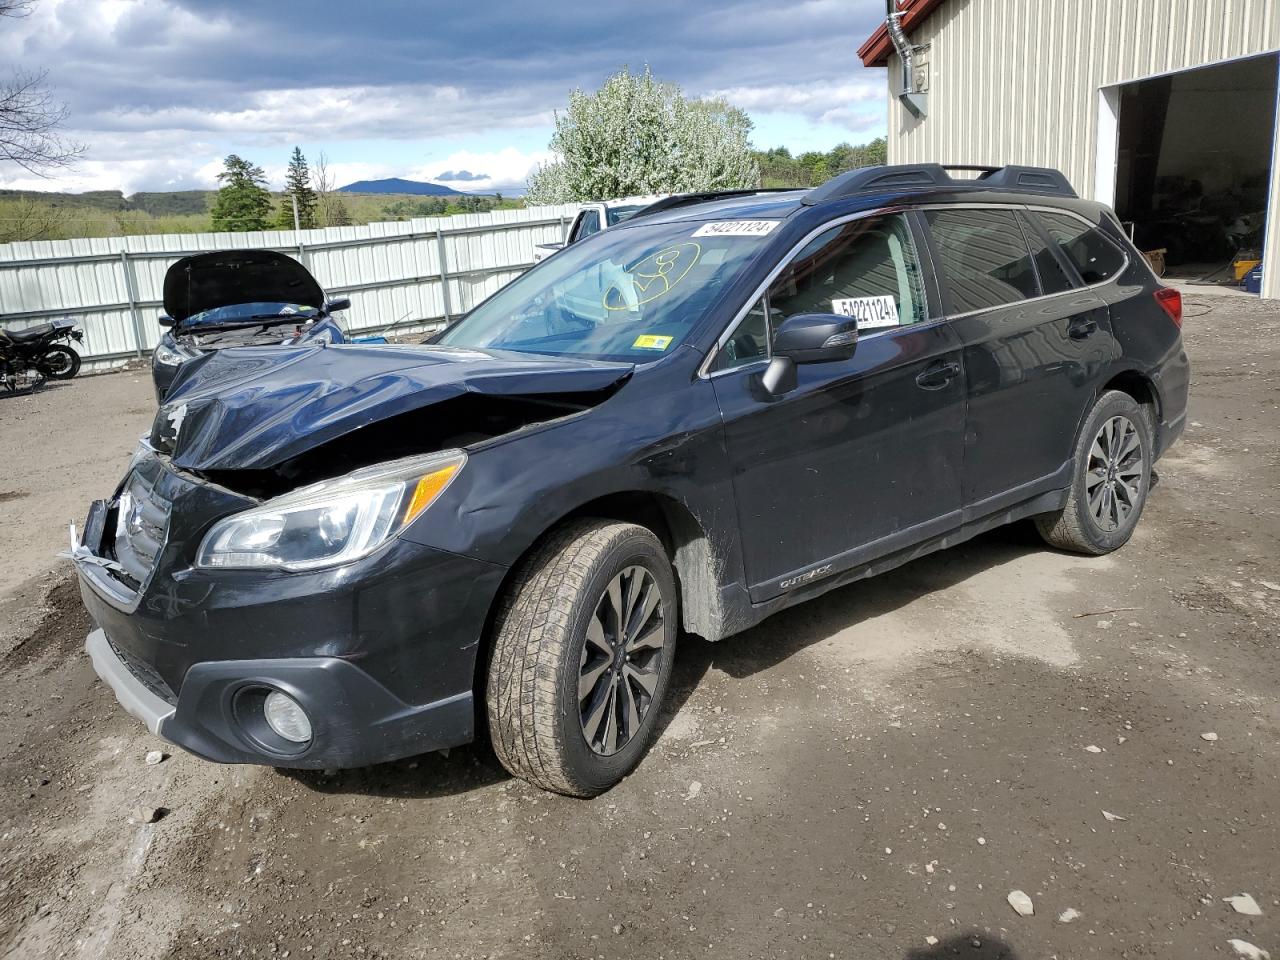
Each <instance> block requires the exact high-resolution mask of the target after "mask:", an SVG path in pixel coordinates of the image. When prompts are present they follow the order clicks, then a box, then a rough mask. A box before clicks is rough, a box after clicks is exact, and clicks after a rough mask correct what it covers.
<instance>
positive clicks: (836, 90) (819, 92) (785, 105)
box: [711, 76, 884, 125]
mask: <svg viewBox="0 0 1280 960" xmlns="http://www.w3.org/2000/svg"><path fill="white" fill-rule="evenodd" d="M711 96H713V97H724V99H726V100H728V101H729V102H730V103H731V104H733V105H734V106H735V107H741V108H742V109H743V110H746V111H747V112H748V113H750V112H752V111H759V112H769V113H796V114H800V115H801V116H804V117H806V118H808V119H810V120H816V121H818V122H820V123H841V124H847V123H848V122H849V120H850V119H851V118H853V119H859V120H862V119H863V118H873V119H879V118H880V115H881V114H882V113H883V109H884V108H883V106H882V104H883V100H884V80H883V78H882V77H879V76H875V77H868V78H867V79H866V80H857V81H854V82H853V83H841V84H833V83H806V84H797V85H775V86H763V87H730V88H727V89H724V90H716V91H714V92H713V93H712V94H711ZM855 105H863V106H864V107H865V109H864V110H862V111H857V110H854V109H853V108H854V106H855ZM859 125H862V124H861V123H860V124H859Z"/></svg>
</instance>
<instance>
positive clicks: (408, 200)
mask: <svg viewBox="0 0 1280 960" xmlns="http://www.w3.org/2000/svg"><path fill="white" fill-rule="evenodd" d="M272 196H273V198H274V199H275V202H276V204H277V205H279V203H280V195H279V194H273V195H272ZM340 196H341V198H342V202H343V203H344V204H345V205H346V208H347V212H348V213H349V214H350V218H351V221H350V222H351V223H353V224H364V223H373V222H376V221H381V220H404V219H408V218H409V217H410V216H421V215H424V213H423V212H419V211H421V210H423V208H422V202H423V201H426V200H431V199H434V198H430V197H421V196H411V195H407V194H390V193H378V194H374V193H343V194H341V195H340ZM212 199H213V191H211V190H210V191H205V190H183V191H174V192H172V193H137V194H134V195H133V196H131V197H125V196H124V195H122V194H121V193H120V192H118V191H113V190H102V191H93V192H90V193H40V192H36V191H19V190H0V243H10V242H13V241H21V240H69V239H73V238H78V237H124V236H134V235H139V234H157V233H207V232H210V231H212V230H213V229H214V228H213V225H212V223H211V222H210V219H209V213H208V210H209V204H210V203H211V202H212ZM448 199H449V205H448V207H447V208H446V209H445V210H444V212H443V214H436V213H434V212H433V213H432V215H444V216H451V215H453V214H457V213H465V212H467V211H466V210H464V209H463V208H462V207H460V206H459V205H458V201H459V200H460V199H462V198H460V197H451V198H448ZM485 199H492V198H485ZM523 205H524V203H523V201H521V200H511V199H503V200H502V201H501V202H500V203H499V204H497V205H496V206H497V208H498V209H512V208H517V207H521V206H523Z"/></svg>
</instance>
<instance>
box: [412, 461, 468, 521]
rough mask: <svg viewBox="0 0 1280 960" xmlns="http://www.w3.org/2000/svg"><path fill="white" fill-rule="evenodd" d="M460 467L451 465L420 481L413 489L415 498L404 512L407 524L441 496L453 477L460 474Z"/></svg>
mask: <svg viewBox="0 0 1280 960" xmlns="http://www.w3.org/2000/svg"><path fill="white" fill-rule="evenodd" d="M460 466H461V464H458V463H451V464H449V466H447V467H445V468H443V469H442V470H437V471H435V473H428V474H427V475H426V476H425V477H423V478H422V479H421V480H419V481H418V485H417V486H415V487H414V488H413V496H412V497H410V498H409V506H407V507H406V508H405V511H404V522H405V523H409V522H410V521H411V520H413V519H414V518H415V517H417V515H418V514H420V513H421V512H422V511H423V510H425V509H427V507H429V506H431V501H433V500H435V498H436V497H438V496H440V491H441V490H443V489H444V488H445V487H447V486H448V485H449V481H450V480H452V479H453V475H454V474H455V473H457V472H458V467H460Z"/></svg>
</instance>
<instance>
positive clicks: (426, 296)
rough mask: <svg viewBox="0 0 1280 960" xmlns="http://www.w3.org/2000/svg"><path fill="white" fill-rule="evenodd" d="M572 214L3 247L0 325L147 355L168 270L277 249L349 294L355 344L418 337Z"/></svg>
mask: <svg viewBox="0 0 1280 960" xmlns="http://www.w3.org/2000/svg"><path fill="white" fill-rule="evenodd" d="M576 211H577V207H576V206H574V205H565V206H558V207H530V208H527V209H524V210H495V211H493V212H492V213H475V214H465V215H460V216H455V217H424V218H417V219H413V220H407V221H403V222H398V223H371V224H368V225H367V226H361V227H327V228H325V229H321V230H301V231H293V230H279V231H262V232H254V233H197V234H162V235H157V236H136V237H104V238H93V239H86V240H40V241H32V242H29V243H9V244H0V324H3V325H4V326H6V327H10V328H13V329H22V328H25V327H28V326H32V325H34V324H38V323H44V322H46V321H47V320H50V319H53V318H55V317H70V318H72V319H74V320H75V321H76V322H77V324H79V325H80V327H81V328H82V329H83V330H84V332H85V338H84V343H83V344H82V345H81V347H80V350H81V353H82V354H83V355H84V357H85V360H86V361H87V362H89V364H90V365H91V366H103V365H107V364H111V363H120V362H123V361H124V360H127V359H128V358H130V357H135V356H141V355H143V354H145V353H146V352H147V351H149V350H151V349H152V348H154V347H155V344H156V341H157V340H158V339H159V337H160V333H161V327H160V325H159V324H158V323H157V322H156V318H157V316H158V314H159V313H160V312H161V309H162V305H161V290H162V286H163V283H164V274H165V271H166V270H167V269H168V268H169V265H170V264H172V263H173V262H174V261H175V260H177V259H179V258H180V257H184V256H187V255H188V254H192V253H199V252H202V251H208V250H230V249H271V250H280V251H283V252H285V253H288V254H290V255H291V256H294V257H296V258H298V259H299V260H301V261H302V263H303V264H305V265H306V267H307V269H309V270H310V271H311V273H312V274H313V275H314V276H315V278H316V279H317V280H318V281H319V283H320V285H321V286H322V287H323V288H324V289H325V292H326V293H328V294H329V295H330V296H349V297H350V298H351V309H350V310H348V311H346V312H345V313H344V314H342V321H343V324H344V325H345V326H346V327H347V328H348V330H350V332H352V333H353V334H362V333H376V332H380V331H383V330H386V329H387V328H389V327H393V326H394V327H397V328H403V329H405V330H413V329H415V328H416V329H422V328H424V327H430V326H433V325H436V324H439V323H441V322H444V321H447V320H449V319H450V318H451V317H456V316H458V315H459V314H462V313H465V312H466V311H467V310H470V309H471V308H472V307H473V306H475V305H476V304H477V303H479V302H480V301H481V300H483V299H484V298H485V297H487V296H489V295H490V294H492V293H493V292H494V291H496V290H498V289H499V288H501V287H502V286H503V285H504V284H507V283H509V282H510V281H512V280H514V279H515V278H516V277H517V276H519V275H520V274H521V273H522V272H523V271H525V270H526V269H528V268H529V267H530V266H531V265H532V263H533V248H534V246H536V245H537V244H539V243H549V242H552V241H555V240H560V239H561V238H563V236H564V226H565V224H566V223H567V222H568V221H569V220H570V219H571V218H572V216H573V214H574V213H575V212H576Z"/></svg>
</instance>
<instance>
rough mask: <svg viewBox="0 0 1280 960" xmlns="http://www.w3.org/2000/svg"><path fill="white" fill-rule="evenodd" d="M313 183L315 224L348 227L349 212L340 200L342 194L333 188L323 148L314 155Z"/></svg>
mask: <svg viewBox="0 0 1280 960" xmlns="http://www.w3.org/2000/svg"><path fill="white" fill-rule="evenodd" d="M315 185H316V186H315V194H316V214H315V216H316V224H317V226H321V227H349V226H350V225H351V214H350V213H349V212H348V211H347V205H346V204H345V203H344V202H343V201H342V195H341V194H340V193H338V192H337V191H336V190H335V189H334V178H333V174H332V173H330V172H329V157H328V156H327V155H326V154H325V152H324V151H323V150H321V151H320V155H319V156H318V157H316V166H315Z"/></svg>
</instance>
